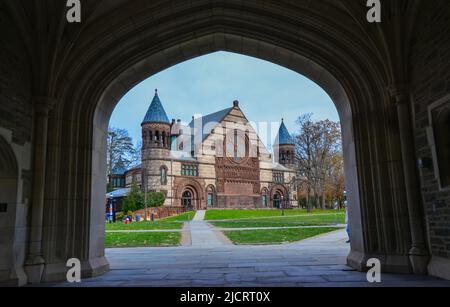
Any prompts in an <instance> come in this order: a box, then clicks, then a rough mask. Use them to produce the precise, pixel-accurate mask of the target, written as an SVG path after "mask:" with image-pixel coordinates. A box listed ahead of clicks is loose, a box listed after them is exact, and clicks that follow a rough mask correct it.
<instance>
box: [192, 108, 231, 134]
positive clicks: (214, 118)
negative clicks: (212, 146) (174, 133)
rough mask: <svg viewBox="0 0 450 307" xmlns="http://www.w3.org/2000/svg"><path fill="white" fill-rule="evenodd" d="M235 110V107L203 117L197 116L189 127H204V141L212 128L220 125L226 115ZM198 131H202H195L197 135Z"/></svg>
mask: <svg viewBox="0 0 450 307" xmlns="http://www.w3.org/2000/svg"><path fill="white" fill-rule="evenodd" d="M232 110H233V107H231V108H227V109H224V110H221V111H218V112H215V113H212V114H209V115H206V116H203V117H199V118H196V119H194V120H192V121H191V123H190V124H189V127H190V128H191V129H194V128H197V129H198V128H200V125H201V129H202V133H203V135H202V142H203V141H204V140H206V139H207V138H208V136H209V135H210V134H211V132H212V130H213V129H214V128H215V126H216V125H218V124H219V123H220V122H221V121H223V120H224V119H225V117H226V116H227V115H228V114H229V113H230V112H231V111H232ZM211 123H215V125H214V126H213V125H211ZM206 125H208V127H207V128H208V129H205V126H206ZM197 133H200V131H195V135H197Z"/></svg>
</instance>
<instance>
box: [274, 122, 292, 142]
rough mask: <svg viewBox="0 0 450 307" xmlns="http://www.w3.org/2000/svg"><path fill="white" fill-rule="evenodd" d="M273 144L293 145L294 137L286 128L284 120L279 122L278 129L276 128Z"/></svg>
mask: <svg viewBox="0 0 450 307" xmlns="http://www.w3.org/2000/svg"><path fill="white" fill-rule="evenodd" d="M275 145H295V142H294V139H293V138H292V136H291V134H290V133H289V131H288V129H287V128H286V125H285V124H284V121H283V122H282V123H281V126H280V129H279V130H278V135H277V137H276V139H275Z"/></svg>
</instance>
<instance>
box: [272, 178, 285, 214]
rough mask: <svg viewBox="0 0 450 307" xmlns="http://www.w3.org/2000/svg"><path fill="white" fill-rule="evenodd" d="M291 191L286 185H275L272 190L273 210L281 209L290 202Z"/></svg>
mask: <svg viewBox="0 0 450 307" xmlns="http://www.w3.org/2000/svg"><path fill="white" fill-rule="evenodd" d="M288 197H289V191H288V189H287V188H286V187H285V186H284V185H280V184H277V185H273V186H272V187H271V188H270V202H271V206H272V207H273V208H277V209H281V208H282V207H281V206H282V205H283V206H285V205H286V204H287V203H288V202H289V199H288Z"/></svg>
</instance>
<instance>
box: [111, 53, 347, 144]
mask: <svg viewBox="0 0 450 307" xmlns="http://www.w3.org/2000/svg"><path fill="white" fill-rule="evenodd" d="M155 89H158V93H159V97H160V99H161V101H162V103H163V105H164V108H165V109H166V112H167V115H168V117H169V119H172V118H175V119H181V120H182V121H183V122H190V120H191V118H192V116H193V115H206V114H209V113H213V112H216V111H219V110H223V109H225V108H228V107H231V106H232V104H233V101H234V100H239V102H240V107H241V109H242V110H243V111H244V113H245V115H246V116H247V118H248V120H249V121H252V122H268V123H269V127H270V123H273V122H281V118H284V122H285V124H286V126H287V127H288V129H289V130H290V132H291V133H295V131H296V124H295V121H296V119H297V118H298V117H299V116H300V115H301V114H304V113H313V114H314V119H316V120H320V119H327V118H328V119H330V120H334V121H338V120H339V117H338V113H337V111H336V108H335V106H334V104H333V102H332V101H331V99H330V97H329V96H328V95H327V94H326V93H325V91H324V90H322V88H320V87H319V86H318V85H316V84H315V83H314V82H312V81H310V80H309V79H307V78H305V77H304V76H302V75H300V74H298V73H296V72H293V71H291V70H289V69H286V68H283V67H281V66H278V65H275V64H272V63H270V62H266V61H263V60H259V59H256V58H252V57H248V56H243V55H239V54H234V53H229V52H216V53H212V54H209V55H205V56H202V57H198V58H195V59H193V60H189V61H186V62H183V63H181V64H178V65H176V66H173V67H171V68H169V69H166V70H164V71H162V72H160V73H158V74H156V75H154V76H152V77H150V78H148V79H146V80H144V81H143V82H141V83H140V84H138V85H137V86H135V87H134V88H133V89H132V90H130V91H129V92H128V93H127V94H126V95H125V96H124V97H123V98H122V99H121V101H120V102H119V104H118V105H117V107H116V109H115V110H114V113H113V115H112V117H111V121H110V125H111V126H113V127H116V128H122V129H127V130H128V132H129V133H130V136H131V137H132V138H133V140H134V142H135V143H136V142H137V141H138V140H139V139H140V138H141V122H142V120H143V118H144V116H145V113H146V112H147V108H148V107H149V105H150V103H151V101H152V98H153V96H154V93H155ZM272 138H275V135H273V136H272ZM263 142H264V143H267V142H270V140H269V141H267V142H266V141H265V140H263ZM266 145H267V144H266ZM269 147H270V146H269Z"/></svg>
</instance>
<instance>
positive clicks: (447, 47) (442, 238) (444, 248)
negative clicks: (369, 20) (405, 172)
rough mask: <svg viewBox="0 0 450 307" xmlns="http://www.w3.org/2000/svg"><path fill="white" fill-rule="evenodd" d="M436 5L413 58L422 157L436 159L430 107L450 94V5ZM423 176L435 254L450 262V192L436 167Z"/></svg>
mask: <svg viewBox="0 0 450 307" xmlns="http://www.w3.org/2000/svg"><path fill="white" fill-rule="evenodd" d="M434 2H435V1H434V0H433V1H423V7H422V12H421V14H420V19H419V20H418V25H417V27H416V29H415V33H414V37H413V43H412V50H411V59H410V63H412V65H411V72H412V80H411V85H412V94H413V100H414V115H415V132H414V133H415V138H416V148H417V157H418V158H420V157H427V158H431V157H432V149H431V146H430V142H429V140H428V138H427V133H426V129H427V127H428V126H430V125H431V123H430V120H429V117H428V108H429V106H430V105H431V104H433V103H434V102H435V101H437V100H439V99H441V98H443V97H445V96H446V95H448V94H450V35H449V33H450V2H448V1H441V2H446V9H442V7H443V6H437V5H435V3H434ZM443 4H444V3H443ZM447 163H450V157H449V160H448V161H447ZM420 177H421V189H422V195H423V201H424V207H425V215H426V222H427V227H428V231H429V243H430V249H431V252H432V254H433V256H438V257H443V258H447V259H450V191H448V190H447V191H444V190H440V188H439V184H438V181H437V180H436V179H435V178H436V176H435V174H434V171H433V168H431V169H422V170H421V173H420Z"/></svg>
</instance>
